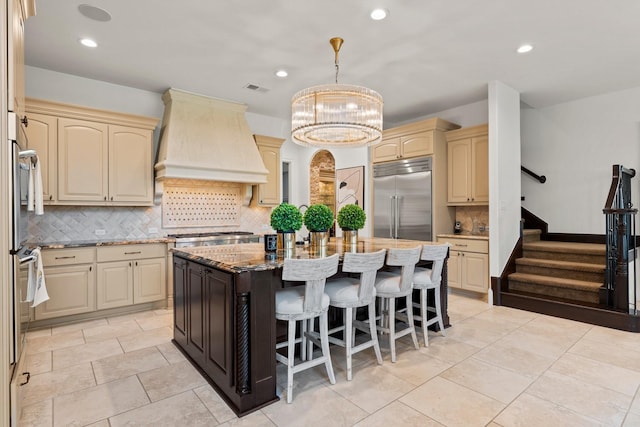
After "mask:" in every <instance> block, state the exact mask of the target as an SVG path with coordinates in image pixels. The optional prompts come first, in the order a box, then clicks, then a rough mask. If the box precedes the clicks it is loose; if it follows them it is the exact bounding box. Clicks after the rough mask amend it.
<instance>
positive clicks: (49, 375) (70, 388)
mask: <svg viewBox="0 0 640 427" xmlns="http://www.w3.org/2000/svg"><path fill="white" fill-rule="evenodd" d="M95 385H96V380H95V378H94V376H93V369H91V364H89V363H84V364H82V365H76V366H71V367H69V368H64V369H58V370H55V371H51V372H46V373H44V374H38V375H32V376H31V379H30V380H29V383H28V384H26V385H25V386H23V387H22V389H21V390H22V399H23V400H22V404H23V405H29V404H31V403H35V402H38V401H41V400H46V399H51V398H52V397H55V396H60V395H63V394H67V393H72V392H74V391H76V390H82V389H86V388H89V387H93V386H95Z"/></svg>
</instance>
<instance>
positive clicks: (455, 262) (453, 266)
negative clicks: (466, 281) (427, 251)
mask: <svg viewBox="0 0 640 427" xmlns="http://www.w3.org/2000/svg"><path fill="white" fill-rule="evenodd" d="M447 274H448V276H447V279H448V282H447V283H448V286H449V287H450V288H461V287H462V283H461V282H460V280H461V277H460V252H458V251H452V250H450V251H449V259H448V260H447Z"/></svg>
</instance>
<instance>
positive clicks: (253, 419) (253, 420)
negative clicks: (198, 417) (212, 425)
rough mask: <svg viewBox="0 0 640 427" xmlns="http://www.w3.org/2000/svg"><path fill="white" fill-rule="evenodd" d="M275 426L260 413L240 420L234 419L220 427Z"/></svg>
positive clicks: (257, 412)
mask: <svg viewBox="0 0 640 427" xmlns="http://www.w3.org/2000/svg"><path fill="white" fill-rule="evenodd" d="M274 426H275V424H274V423H273V422H271V420H269V418H268V417H267V416H266V415H264V414H263V413H262V412H260V411H256V412H253V413H251V414H249V415H245V416H244V417H242V418H237V417H236V418H234V419H232V420H229V421H227V422H225V423H223V424H220V427H274Z"/></svg>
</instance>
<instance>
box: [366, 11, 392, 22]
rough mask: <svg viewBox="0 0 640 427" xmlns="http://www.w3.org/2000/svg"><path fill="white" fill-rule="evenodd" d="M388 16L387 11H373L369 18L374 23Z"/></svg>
mask: <svg viewBox="0 0 640 427" xmlns="http://www.w3.org/2000/svg"><path fill="white" fill-rule="evenodd" d="M388 15H389V11H388V10H387V9H373V10H372V11H371V15H370V16H371V19H373V20H374V21H380V20H382V19H384V18H386V17H387V16H388Z"/></svg>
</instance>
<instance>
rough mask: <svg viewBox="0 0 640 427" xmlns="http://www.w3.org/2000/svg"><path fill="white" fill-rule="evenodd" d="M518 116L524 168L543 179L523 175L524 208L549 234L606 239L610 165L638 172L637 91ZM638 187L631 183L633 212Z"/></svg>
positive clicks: (525, 110) (638, 201) (639, 194)
mask: <svg viewBox="0 0 640 427" xmlns="http://www.w3.org/2000/svg"><path fill="white" fill-rule="evenodd" d="M521 113H522V165H524V166H525V167H527V168H529V169H531V170H532V171H534V172H536V173H537V174H539V175H545V176H546V177H547V182H546V183H545V184H540V183H538V182H537V181H535V180H533V179H531V178H529V177H528V176H526V175H522V195H523V196H525V201H524V202H522V206H524V207H525V208H527V209H528V210H530V211H531V212H532V213H534V214H535V215H537V216H538V217H540V218H542V219H543V220H545V221H546V222H547V223H548V224H549V231H550V232H557V233H586V234H604V233H605V230H604V228H605V218H604V215H603V214H602V208H603V207H604V203H605V201H606V197H607V193H608V191H609V186H610V185H611V171H612V165H614V164H622V165H624V166H625V167H627V168H633V169H635V170H639V169H638V168H639V167H640V165H639V160H640V87H638V88H634V89H628V90H624V91H619V92H612V93H608V94H604V95H599V96H593V97H589V98H583V99H579V100H576V101H572V102H567V103H563V104H558V105H555V106H551V107H547V108H538V109H533V108H529V107H528V106H524V108H522V111H521ZM639 187H640V182H639V180H638V178H635V179H633V180H632V191H633V192H632V200H633V202H634V204H635V205H636V206H638V204H640V191H639Z"/></svg>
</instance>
